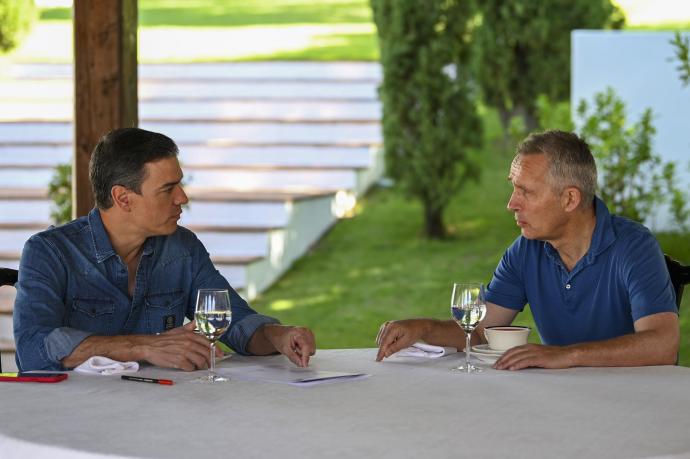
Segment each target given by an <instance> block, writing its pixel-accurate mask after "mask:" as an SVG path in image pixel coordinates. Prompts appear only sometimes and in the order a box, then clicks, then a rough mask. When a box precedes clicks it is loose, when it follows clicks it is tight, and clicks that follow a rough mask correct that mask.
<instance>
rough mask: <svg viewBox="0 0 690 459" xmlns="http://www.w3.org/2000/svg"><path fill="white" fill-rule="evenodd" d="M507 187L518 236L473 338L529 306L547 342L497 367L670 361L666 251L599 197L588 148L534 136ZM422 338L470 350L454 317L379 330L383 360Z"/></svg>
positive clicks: (567, 137) (553, 135) (522, 349)
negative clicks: (518, 228)
mask: <svg viewBox="0 0 690 459" xmlns="http://www.w3.org/2000/svg"><path fill="white" fill-rule="evenodd" d="M508 180H510V182H511V183H512V185H513V193H512V195H511V196H510V199H509V201H508V206H507V207H508V210H509V211H511V212H513V214H514V215H515V221H516V223H517V226H519V227H520V231H521V233H522V234H521V236H519V237H518V238H517V239H516V240H515V241H514V242H513V244H512V245H511V246H510V247H509V248H508V250H506V252H505V254H504V255H503V258H502V259H501V261H500V262H499V264H498V267H497V268H496V271H495V272H494V275H493V278H492V279H491V282H490V283H489V285H488V287H487V291H486V306H487V312H486V316H485V317H484V319H483V320H482V321H481V322H480V323H479V325H478V327H477V330H478V331H479V332H478V333H473V334H472V340H473V344H479V343H480V342H484V339H485V338H484V333H483V329H485V328H487V327H492V326H506V325H510V324H511V323H512V322H513V320H514V319H515V317H516V316H517V314H518V312H520V311H521V310H522V309H523V308H524V306H525V304H527V303H529V305H530V309H531V311H532V314H533V316H534V320H535V323H536V326H537V329H538V331H539V334H540V336H541V340H542V343H543V344H542V345H536V344H526V345H523V346H518V347H514V348H512V349H510V350H508V351H506V352H505V353H504V354H503V355H502V357H501V358H500V359H498V360H497V361H496V363H495V364H494V368H497V369H504V370H519V369H522V368H527V367H543V368H568V367H573V366H641V365H667V364H673V363H674V362H675V361H676V357H677V353H678V347H679V342H680V333H679V326H678V310H677V307H676V303H675V296H674V292H673V287H672V284H671V280H670V278H669V274H668V271H667V269H666V265H665V261H664V257H663V254H662V252H661V249H660V248H659V244H658V243H657V241H656V240H655V239H654V236H653V235H652V234H651V233H650V232H649V230H648V229H647V228H645V227H644V226H642V225H640V224H639V223H636V222H633V221H630V220H628V219H625V218H622V217H617V216H614V215H611V214H609V211H608V209H607V207H606V205H605V204H604V203H603V201H601V200H600V199H599V198H598V197H596V196H595V188H596V180H597V171H596V165H595V163H594V158H593V156H592V154H591V152H590V150H589V147H588V146H587V144H586V143H585V142H584V141H583V140H582V139H580V138H579V137H578V136H577V135H575V134H571V133H567V132H562V131H547V132H543V133H539V134H532V135H530V136H529V137H528V138H527V139H525V141H524V142H523V143H522V144H520V146H519V147H518V149H517V155H516V156H515V159H514V160H513V162H512V164H511V167H510V173H509V175H508ZM419 340H422V341H425V342H427V343H429V344H436V345H440V346H455V347H456V348H458V349H459V350H461V349H463V348H464V346H465V344H464V343H465V334H464V332H463V331H462V330H461V329H460V327H458V326H457V324H455V323H454V322H453V321H451V320H446V321H441V320H433V319H409V320H399V321H392V322H386V323H384V324H383V325H382V326H381V329H380V330H379V334H378V337H377V343H378V345H379V351H378V355H377V360H382V359H383V358H385V357H390V356H391V355H392V354H393V353H395V352H397V351H399V350H401V349H403V348H405V347H408V346H410V345H411V344H413V343H415V342H416V341H419Z"/></svg>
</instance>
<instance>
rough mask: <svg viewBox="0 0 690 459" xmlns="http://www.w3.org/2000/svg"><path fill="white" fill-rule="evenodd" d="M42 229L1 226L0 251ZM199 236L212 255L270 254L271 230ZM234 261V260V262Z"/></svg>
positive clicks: (17, 248) (21, 244)
mask: <svg viewBox="0 0 690 459" xmlns="http://www.w3.org/2000/svg"><path fill="white" fill-rule="evenodd" d="M38 231H41V229H38V230H37V229H36V228H32V227H22V228H0V252H5V253H7V252H15V253H16V252H19V251H21V249H22V248H23V247H24V244H25V243H26V241H27V240H28V239H29V238H30V237H31V236H32V235H34V234H35V233H37V232H38ZM197 237H198V238H199V240H201V242H202V243H203V244H204V246H206V250H208V252H209V254H211V256H212V257H223V258H224V259H228V258H232V257H235V258H252V257H264V256H267V255H268V248H269V230H264V231H242V230H241V229H240V228H237V229H236V230H235V231H223V232H220V231H200V232H198V233H197ZM233 263H234V262H233Z"/></svg>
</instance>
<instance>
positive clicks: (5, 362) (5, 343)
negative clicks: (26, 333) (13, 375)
mask: <svg viewBox="0 0 690 459" xmlns="http://www.w3.org/2000/svg"><path fill="white" fill-rule="evenodd" d="M14 352H15V347H14V340H13V339H0V367H2V371H3V372H12V371H17V364H16V362H15V360H14Z"/></svg>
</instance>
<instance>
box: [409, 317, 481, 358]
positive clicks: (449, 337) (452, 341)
mask: <svg viewBox="0 0 690 459" xmlns="http://www.w3.org/2000/svg"><path fill="white" fill-rule="evenodd" d="M422 320H423V322H422V323H421V326H422V327H423V331H422V334H421V337H422V340H424V342H425V343H427V344H433V345H435V346H443V347H455V348H457V349H458V350H460V351H461V350H463V349H464V348H465V332H464V331H463V330H462V329H461V328H460V327H459V326H458V324H457V323H455V322H454V321H452V320H438V319H422ZM479 342H480V341H479V335H478V334H474V333H473V335H472V343H474V344H477V343H479Z"/></svg>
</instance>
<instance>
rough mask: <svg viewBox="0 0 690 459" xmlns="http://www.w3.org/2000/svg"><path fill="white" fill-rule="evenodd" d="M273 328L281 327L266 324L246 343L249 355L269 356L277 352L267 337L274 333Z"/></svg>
mask: <svg viewBox="0 0 690 459" xmlns="http://www.w3.org/2000/svg"><path fill="white" fill-rule="evenodd" d="M275 327H281V325H277V324H266V325H262V326H261V327H259V328H258V329H257V330H256V331H255V332H254V334H253V335H252V337H251V338H250V339H249V343H247V352H249V353H250V354H251V355H269V354H275V353H276V352H278V350H277V349H276V347H275V346H274V345H273V344H272V343H271V340H270V339H269V336H268V334H271V333H273V332H275V331H276V329H275Z"/></svg>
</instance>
